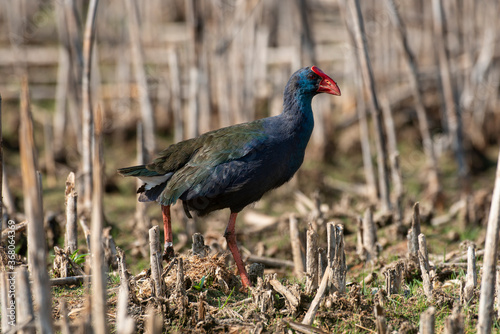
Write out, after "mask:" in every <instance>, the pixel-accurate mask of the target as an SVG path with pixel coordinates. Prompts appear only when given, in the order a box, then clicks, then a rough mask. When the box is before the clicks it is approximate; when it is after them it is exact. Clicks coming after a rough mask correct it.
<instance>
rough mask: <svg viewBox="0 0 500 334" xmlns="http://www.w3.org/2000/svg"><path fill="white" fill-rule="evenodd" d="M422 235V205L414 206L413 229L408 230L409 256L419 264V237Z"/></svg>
mask: <svg viewBox="0 0 500 334" xmlns="http://www.w3.org/2000/svg"><path fill="white" fill-rule="evenodd" d="M419 235H420V204H419V202H417V203H415V205H413V216H412V220H411V227H410V229H409V230H408V256H409V257H410V258H411V259H413V260H414V261H416V262H418V236H419Z"/></svg>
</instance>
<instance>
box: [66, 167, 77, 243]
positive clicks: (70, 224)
mask: <svg viewBox="0 0 500 334" xmlns="http://www.w3.org/2000/svg"><path fill="white" fill-rule="evenodd" d="M77 202H78V194H77V192H76V190H75V173H73V172H71V173H69V175H68V178H67V179H66V190H65V203H66V234H65V238H64V245H65V247H66V249H69V252H70V253H73V252H75V251H76V250H77V249H78V229H77V228H78V223H77V218H78V213H77Z"/></svg>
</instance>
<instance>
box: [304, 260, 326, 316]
mask: <svg viewBox="0 0 500 334" xmlns="http://www.w3.org/2000/svg"><path fill="white" fill-rule="evenodd" d="M329 280H330V268H328V269H327V270H326V271H325V274H324V275H323V278H322V279H321V284H320V285H319V288H318V291H317V292H316V296H314V299H313V301H312V302H311V305H310V306H309V309H308V310H307V313H306V315H305V316H304V319H302V323H303V324H304V325H312V323H313V321H314V316H315V315H316V311H317V310H318V307H319V304H320V303H321V300H322V299H323V296H324V295H325V292H326V290H327V288H328V282H329Z"/></svg>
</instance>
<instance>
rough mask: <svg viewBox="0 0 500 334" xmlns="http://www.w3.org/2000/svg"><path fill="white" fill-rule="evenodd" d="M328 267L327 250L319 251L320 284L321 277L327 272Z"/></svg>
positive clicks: (320, 249) (321, 249)
mask: <svg viewBox="0 0 500 334" xmlns="http://www.w3.org/2000/svg"><path fill="white" fill-rule="evenodd" d="M327 266H328V258H327V256H326V250H325V249H324V248H319V249H318V284H319V279H320V277H323V275H324V274H325V272H326V268H327Z"/></svg>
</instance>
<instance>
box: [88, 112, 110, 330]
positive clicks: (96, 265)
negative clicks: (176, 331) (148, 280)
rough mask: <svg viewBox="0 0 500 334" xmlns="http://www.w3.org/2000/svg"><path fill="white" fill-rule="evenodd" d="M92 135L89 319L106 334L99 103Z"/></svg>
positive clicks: (100, 117) (102, 165) (102, 167)
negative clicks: (93, 135)
mask: <svg viewBox="0 0 500 334" xmlns="http://www.w3.org/2000/svg"><path fill="white" fill-rule="evenodd" d="M95 120H96V122H95V137H94V140H93V142H94V150H93V152H94V156H93V164H92V165H93V169H94V173H93V187H92V189H93V194H92V224H91V244H92V321H93V323H94V326H93V329H94V332H95V333H101V334H105V333H107V331H108V329H107V320H106V297H107V287H106V282H107V280H106V263H105V260H104V249H103V243H102V236H103V226H104V218H103V196H104V185H103V180H102V179H103V170H104V163H103V153H102V114H101V108H100V106H98V107H97V111H96V115H95Z"/></svg>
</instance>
